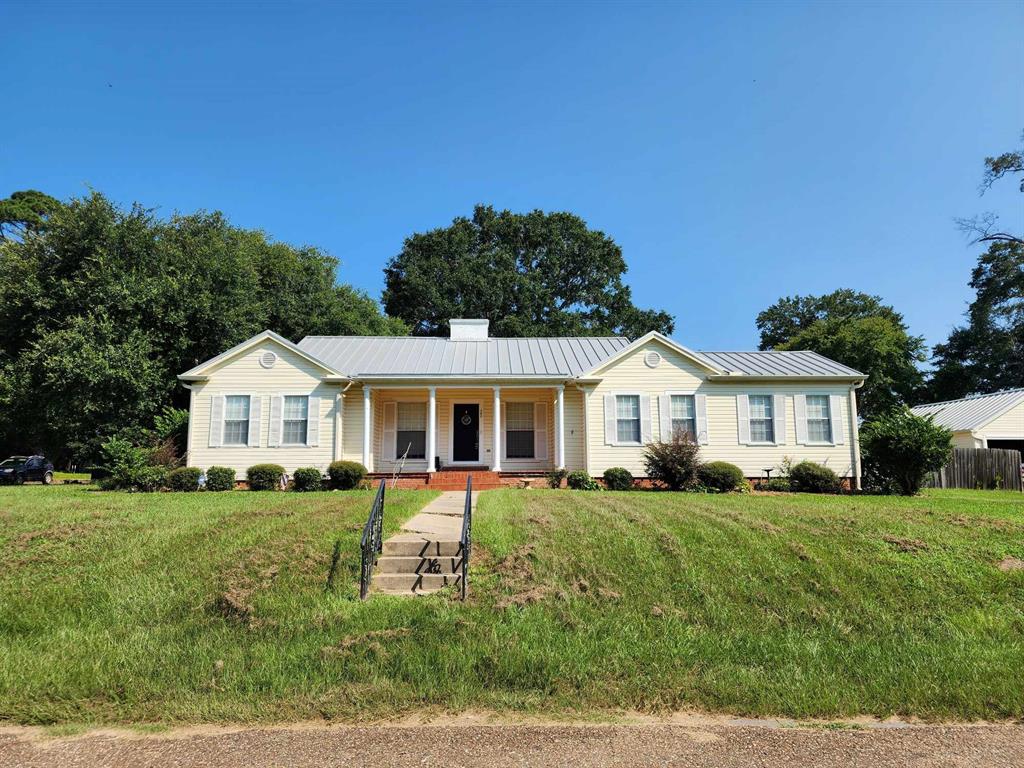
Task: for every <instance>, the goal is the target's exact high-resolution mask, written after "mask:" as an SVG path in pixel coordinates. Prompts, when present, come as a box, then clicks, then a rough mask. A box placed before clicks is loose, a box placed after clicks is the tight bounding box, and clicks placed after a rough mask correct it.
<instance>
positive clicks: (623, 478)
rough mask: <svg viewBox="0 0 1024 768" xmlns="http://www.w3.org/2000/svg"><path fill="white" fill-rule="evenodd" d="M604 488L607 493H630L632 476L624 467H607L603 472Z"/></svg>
mask: <svg viewBox="0 0 1024 768" xmlns="http://www.w3.org/2000/svg"><path fill="white" fill-rule="evenodd" d="M604 487H605V488H607V489H608V490H609V491H631V490H633V475H632V473H630V471H629V470H628V469H626V468H625V467H609V468H608V469H606V470H605V471H604Z"/></svg>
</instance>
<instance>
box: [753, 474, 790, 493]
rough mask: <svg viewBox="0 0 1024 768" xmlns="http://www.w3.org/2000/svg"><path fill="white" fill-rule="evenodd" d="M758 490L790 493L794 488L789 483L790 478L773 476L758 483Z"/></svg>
mask: <svg viewBox="0 0 1024 768" xmlns="http://www.w3.org/2000/svg"><path fill="white" fill-rule="evenodd" d="M757 490H759V491H779V492H782V493H789V492H790V491H791V490H793V489H792V487H790V485H789V480H787V479H786V478H784V477H772V478H770V479H768V480H764V481H763V482H760V483H758V484H757Z"/></svg>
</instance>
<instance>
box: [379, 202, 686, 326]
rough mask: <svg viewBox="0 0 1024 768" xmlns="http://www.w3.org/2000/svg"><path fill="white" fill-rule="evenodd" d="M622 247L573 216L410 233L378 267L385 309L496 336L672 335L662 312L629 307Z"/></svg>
mask: <svg viewBox="0 0 1024 768" xmlns="http://www.w3.org/2000/svg"><path fill="white" fill-rule="evenodd" d="M626 269H627V268H626V262H625V260H624V259H623V257H622V249H621V248H620V247H619V246H618V245H616V243H615V241H614V240H612V239H611V238H610V237H608V236H607V235H606V234H604V233H603V232H599V231H597V230H592V229H589V228H588V227H587V224H586V222H584V221H583V219H581V218H580V217H578V216H575V215H573V214H571V213H544V212H543V211H532V212H531V213H525V214H521V213H512V212H510V211H501V212H497V211H495V210H494V208H492V207H490V206H482V205H478V206H477V207H476V208H475V209H474V211H473V217H472V218H470V219H467V218H464V217H459V218H457V219H455V220H454V221H453V222H452V224H451V226H448V227H444V228H441V229H435V230H432V231H430V232H423V233H418V234H414V235H412V236H411V237H409V238H408V239H406V241H405V244H404V246H403V248H402V251H401V253H399V254H398V255H397V256H395V257H394V258H393V259H391V261H390V262H389V263H388V265H387V267H386V268H385V270H384V275H385V280H386V288H385V291H384V308H385V310H386V311H387V312H388V314H390V315H392V316H394V317H398V318H401V319H402V320H404V321H405V322H406V323H408V325H409V326H410V327H411V328H412V332H413V333H414V334H418V335H422V336H443V335H446V334H447V331H448V329H447V324H448V320H449V319H450V318H453V317H477V318H486V319H487V320H490V324H491V332H492V335H495V336H579V335H584V336H585V335H590V336H597V335H624V336H629V337H631V338H636V337H637V336H641V335H643V334H644V333H646V332H648V331H652V330H656V331H661V332H662V333H666V334H668V333H671V332H672V328H673V320H672V316H671V315H669V314H668V313H667V312H662V311H657V310H650V309H640V308H638V307H636V306H634V304H633V300H632V295H631V292H630V289H629V286H627V285H625V284H624V283H623V281H622V278H623V275H624V274H625V272H626Z"/></svg>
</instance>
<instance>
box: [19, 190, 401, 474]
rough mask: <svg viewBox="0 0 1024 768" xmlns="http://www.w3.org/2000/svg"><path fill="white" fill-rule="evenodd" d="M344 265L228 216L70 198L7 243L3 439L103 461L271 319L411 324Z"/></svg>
mask: <svg viewBox="0 0 1024 768" xmlns="http://www.w3.org/2000/svg"><path fill="white" fill-rule="evenodd" d="M337 268H338V262H337V260H336V259H334V258H333V257H331V256H329V255H327V254H324V253H323V252H321V251H319V250H317V249H315V248H308V247H307V248H295V247H293V246H290V245H286V244H284V243H278V242H274V241H272V240H269V239H268V238H267V237H266V235H264V234H263V233H262V232H258V231H253V230H245V229H240V228H238V227H233V226H231V225H230V224H229V223H228V221H227V220H226V219H225V218H224V217H223V216H222V215H221V214H219V213H203V212H200V213H195V214H191V215H182V216H174V217H172V218H171V219H169V220H161V219H157V218H156V217H155V216H154V215H153V214H152V212H150V211H148V210H146V209H144V208H142V207H141V206H138V205H136V206H134V207H132V208H131V209H128V210H123V209H121V208H119V207H117V206H115V205H114V204H113V203H111V202H110V201H109V200H107V199H106V198H105V197H104V196H103V195H101V194H99V193H93V194H91V195H89V196H88V197H85V198H82V199H75V200H71V201H69V202H68V203H67V204H66V205H61V206H60V207H59V208H57V209H55V210H54V211H53V213H51V214H50V215H49V218H48V220H47V222H46V226H45V228H43V229H42V230H40V231H39V232H37V233H36V234H35V235H33V236H32V237H27V238H24V239H21V240H6V241H4V242H2V243H0V449H2V451H6V452H14V451H26V450H45V451H46V452H47V453H48V454H49V455H51V456H52V457H53V458H54V459H56V460H58V461H61V460H64V461H67V460H77V461H95V460H97V458H98V455H99V446H100V445H101V444H102V443H103V442H104V441H105V440H106V439H107V438H109V437H111V436H114V435H121V436H126V437H128V438H130V439H136V440H137V439H140V438H141V437H142V436H144V435H146V434H148V432H149V430H152V429H153V428H154V427H157V428H159V425H158V424H157V421H158V419H159V417H160V414H161V413H163V412H164V409H165V408H166V407H168V406H177V407H186V406H187V404H188V397H187V395H188V393H187V391H185V390H184V389H183V388H181V387H180V386H178V385H177V382H176V380H175V375H176V374H178V373H180V372H182V371H185V370H188V369H189V368H191V367H193V366H194V365H196V364H197V363H200V362H202V361H203V360H206V359H209V358H210V357H213V356H214V355H216V354H218V353H220V352H223V351H224V350H225V349H227V348H229V347H231V346H233V345H235V344H237V343H239V342H241V341H243V340H245V339H247V338H249V337H250V336H253V335H254V334H256V333H258V332H260V331H261V330H263V329H264V328H272V329H274V330H276V331H278V332H279V333H281V334H282V335H283V336H286V337H288V338H291V339H298V338H300V337H302V336H304V335H307V334H327V335H330V334H395V333H404V331H405V328H404V326H403V325H402V324H401V322H400V321H396V320H393V319H391V318H388V317H385V316H384V315H383V314H382V313H381V311H380V308H379V307H378V305H377V304H376V302H374V301H373V300H372V299H371V298H369V297H368V296H366V295H365V294H363V293H360V292H359V291H356V290H354V289H353V288H351V287H350V286H346V285H339V284H338V283H337V281H336V271H337Z"/></svg>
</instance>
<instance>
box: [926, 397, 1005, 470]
mask: <svg viewBox="0 0 1024 768" xmlns="http://www.w3.org/2000/svg"><path fill="white" fill-rule="evenodd" d="M910 410H911V411H913V412H914V413H916V414H917V415H918V416H932V417H934V421H935V423H936V424H938V425H940V426H943V427H945V428H946V429H949V430H952V432H953V445H954V446H955V447H957V448H1008V449H1010V450H1014V451H1020V452H1021V454H1022V455H1024V387H1021V388H1020V389H1007V390H1004V391H1003V392H993V393H992V394H988V395H973V396H971V397H965V398H962V399H960V400H947V401H945V402H942V403H928V404H927V405H918V406H915V407H913V408H911V409H910Z"/></svg>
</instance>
